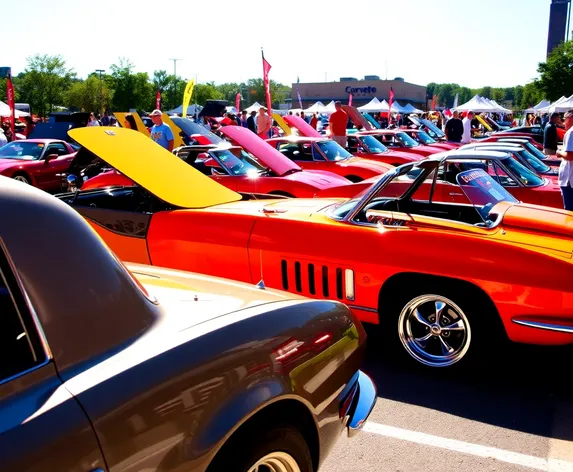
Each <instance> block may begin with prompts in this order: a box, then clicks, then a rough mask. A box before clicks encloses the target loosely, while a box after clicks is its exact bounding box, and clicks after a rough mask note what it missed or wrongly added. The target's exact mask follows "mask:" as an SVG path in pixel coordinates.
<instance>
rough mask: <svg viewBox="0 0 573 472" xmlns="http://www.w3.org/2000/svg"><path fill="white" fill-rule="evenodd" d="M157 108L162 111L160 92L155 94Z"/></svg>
mask: <svg viewBox="0 0 573 472" xmlns="http://www.w3.org/2000/svg"><path fill="white" fill-rule="evenodd" d="M155 108H157V109H158V110H161V92H160V91H159V90H158V91H157V93H156V94H155Z"/></svg>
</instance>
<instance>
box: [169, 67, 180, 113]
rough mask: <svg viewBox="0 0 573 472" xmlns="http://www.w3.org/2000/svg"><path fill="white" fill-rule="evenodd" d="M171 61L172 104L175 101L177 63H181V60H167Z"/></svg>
mask: <svg viewBox="0 0 573 472" xmlns="http://www.w3.org/2000/svg"><path fill="white" fill-rule="evenodd" d="M169 60H170V61H173V103H174V104H175V102H176V101H177V61H182V60H183V59H169Z"/></svg>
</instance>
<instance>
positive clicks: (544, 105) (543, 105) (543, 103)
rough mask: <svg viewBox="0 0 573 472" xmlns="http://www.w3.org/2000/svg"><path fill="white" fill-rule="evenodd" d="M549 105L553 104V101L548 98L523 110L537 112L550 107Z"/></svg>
mask: <svg viewBox="0 0 573 472" xmlns="http://www.w3.org/2000/svg"><path fill="white" fill-rule="evenodd" d="M549 106H551V103H549V102H548V101H547V100H545V99H543V100H541V101H540V102H539V103H538V104H537V105H535V106H534V107H531V108H528V109H527V110H523V112H524V113H535V112H536V111H539V110H541V109H543V108H548V107H549Z"/></svg>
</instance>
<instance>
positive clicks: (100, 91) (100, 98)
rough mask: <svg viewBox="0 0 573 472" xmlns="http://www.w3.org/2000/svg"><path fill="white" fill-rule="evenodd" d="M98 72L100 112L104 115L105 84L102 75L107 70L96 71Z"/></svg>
mask: <svg viewBox="0 0 573 472" xmlns="http://www.w3.org/2000/svg"><path fill="white" fill-rule="evenodd" d="M96 72H98V73H99V112H100V113H101V114H103V82H102V79H101V75H102V74H103V73H104V72H105V70H103V69H96Z"/></svg>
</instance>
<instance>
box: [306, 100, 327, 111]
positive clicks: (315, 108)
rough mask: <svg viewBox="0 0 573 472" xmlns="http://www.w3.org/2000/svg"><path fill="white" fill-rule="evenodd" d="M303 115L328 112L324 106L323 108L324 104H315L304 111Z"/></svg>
mask: <svg viewBox="0 0 573 472" xmlns="http://www.w3.org/2000/svg"><path fill="white" fill-rule="evenodd" d="M304 112H305V113H327V112H328V110H327V108H326V106H324V103H322V102H320V101H319V102H316V103H315V104H314V105H312V106H310V107H308V108H307V109H306V110H304Z"/></svg>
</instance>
